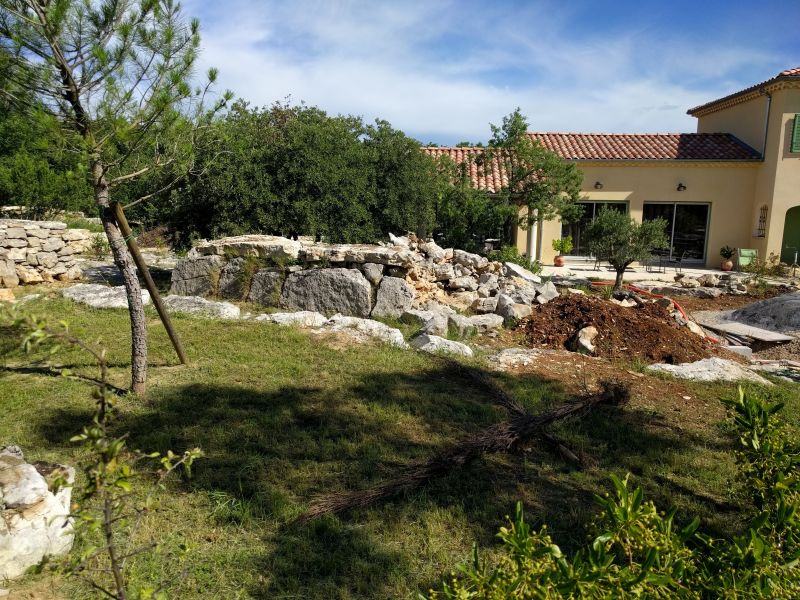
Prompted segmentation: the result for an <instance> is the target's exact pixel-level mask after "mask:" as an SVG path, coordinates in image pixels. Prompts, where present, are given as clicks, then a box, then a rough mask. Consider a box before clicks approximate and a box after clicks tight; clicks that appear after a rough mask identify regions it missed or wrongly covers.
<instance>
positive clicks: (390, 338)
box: [325, 314, 408, 348]
mask: <svg viewBox="0 0 800 600" xmlns="http://www.w3.org/2000/svg"><path fill="white" fill-rule="evenodd" d="M325 329H327V330H330V331H342V330H354V331H356V332H358V333H360V334H361V335H362V336H366V337H368V338H373V339H377V340H380V341H382V342H385V343H387V344H390V345H392V346H397V347H398V348H407V347H408V344H406V340H405V338H404V337H403V332H401V331H400V330H399V329H395V328H394V327H389V326H388V325H386V324H385V323H381V322H380V321H373V320H372V319H360V318H358V317H348V316H344V315H339V314H336V315H334V316H332V317H331V318H330V320H328V322H327V323H326V324H325Z"/></svg>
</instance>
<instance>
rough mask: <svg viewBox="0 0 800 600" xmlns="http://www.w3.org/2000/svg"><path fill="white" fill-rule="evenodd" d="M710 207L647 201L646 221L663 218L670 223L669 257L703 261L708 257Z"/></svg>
mask: <svg viewBox="0 0 800 600" xmlns="http://www.w3.org/2000/svg"><path fill="white" fill-rule="evenodd" d="M710 209H711V206H710V205H709V204H679V203H677V202H675V203H673V202H670V203H666V202H645V203H644V215H643V217H644V220H645V221H649V220H652V219H656V218H658V217H662V218H663V219H665V220H666V221H667V228H666V233H667V239H668V240H669V247H670V258H672V259H675V258H680V259H683V260H688V261H696V262H703V261H705V258H706V239H707V236H708V215H709V212H710Z"/></svg>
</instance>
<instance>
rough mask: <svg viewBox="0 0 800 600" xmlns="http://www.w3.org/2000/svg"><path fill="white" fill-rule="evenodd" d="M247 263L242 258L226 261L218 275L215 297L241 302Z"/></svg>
mask: <svg viewBox="0 0 800 600" xmlns="http://www.w3.org/2000/svg"><path fill="white" fill-rule="evenodd" d="M246 265H247V261H246V259H244V258H233V259H231V260H229V261H228V264H226V265H225V266H224V267H222V271H221V272H220V275H219V284H218V285H217V295H219V296H221V297H222V298H231V299H232V300H241V299H242V297H243V296H244V293H245V292H246V291H247V290H245V289H244V286H245V284H246V281H245V269H246Z"/></svg>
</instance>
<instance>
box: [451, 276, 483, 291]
mask: <svg viewBox="0 0 800 600" xmlns="http://www.w3.org/2000/svg"><path fill="white" fill-rule="evenodd" d="M447 287H448V288H450V289H451V290H463V291H465V292H474V291H475V290H477V289H478V282H477V281H475V279H474V278H473V277H470V276H468V275H467V276H465V277H456V278H455V279H451V280H450V281H448V282H447Z"/></svg>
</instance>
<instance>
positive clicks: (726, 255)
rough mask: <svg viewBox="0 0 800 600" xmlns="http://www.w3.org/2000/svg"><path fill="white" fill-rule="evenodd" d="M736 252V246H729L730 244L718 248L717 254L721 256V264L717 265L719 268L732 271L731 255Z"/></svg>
mask: <svg viewBox="0 0 800 600" xmlns="http://www.w3.org/2000/svg"><path fill="white" fill-rule="evenodd" d="M734 254H736V248H731V247H730V246H723V247H722V248H720V250H719V255H720V256H721V257H722V264H721V265H720V266H719V268H720V269H722V270H723V271H732V270H733V261H732V260H731V259H732V258H733V255H734Z"/></svg>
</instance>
